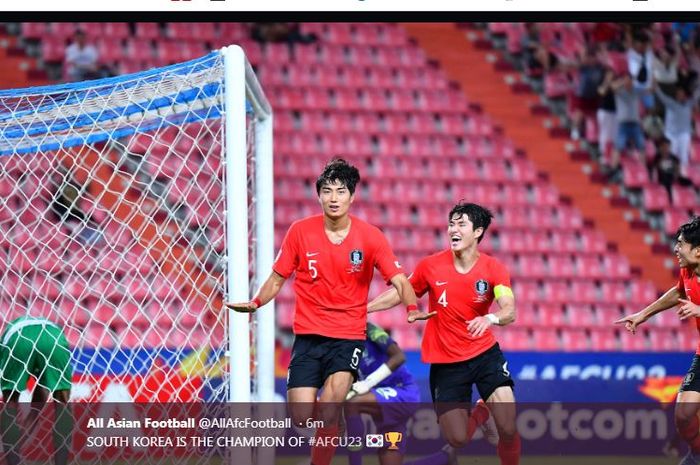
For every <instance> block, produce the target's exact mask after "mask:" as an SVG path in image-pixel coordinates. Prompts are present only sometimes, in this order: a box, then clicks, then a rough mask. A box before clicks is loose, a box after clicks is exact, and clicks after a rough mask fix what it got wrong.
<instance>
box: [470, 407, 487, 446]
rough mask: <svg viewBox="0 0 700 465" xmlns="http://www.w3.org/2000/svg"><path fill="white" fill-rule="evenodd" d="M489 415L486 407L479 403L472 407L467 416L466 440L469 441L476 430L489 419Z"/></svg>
mask: <svg viewBox="0 0 700 465" xmlns="http://www.w3.org/2000/svg"><path fill="white" fill-rule="evenodd" d="M489 415H491V412H490V411H489V408H488V407H487V406H486V405H484V404H483V403H481V402H479V403H478V404H476V407H474V408H473V409H472V411H471V413H470V414H469V420H468V421H467V438H468V439H469V440H471V438H472V436H474V432H475V431H476V429H477V428H478V427H479V426H481V425H483V424H484V423H485V422H486V420H488V419H489Z"/></svg>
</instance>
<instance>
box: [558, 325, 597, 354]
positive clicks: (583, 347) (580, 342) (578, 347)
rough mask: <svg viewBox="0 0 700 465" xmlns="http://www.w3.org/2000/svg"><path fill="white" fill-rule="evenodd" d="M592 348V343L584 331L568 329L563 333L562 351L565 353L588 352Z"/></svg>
mask: <svg viewBox="0 0 700 465" xmlns="http://www.w3.org/2000/svg"><path fill="white" fill-rule="evenodd" d="M590 348H591V341H590V338H589V336H588V333H587V332H586V330H584V329H577V328H567V329H564V330H563V331H562V349H563V350H564V351H567V352H569V351H571V352H577V351H587V350H590Z"/></svg>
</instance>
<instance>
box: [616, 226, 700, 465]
mask: <svg viewBox="0 0 700 465" xmlns="http://www.w3.org/2000/svg"><path fill="white" fill-rule="evenodd" d="M674 251H675V252H676V257H677V258H678V265H679V266H680V268H681V271H680V276H679V278H678V282H677V283H676V285H675V286H673V287H672V288H671V289H669V290H668V291H666V293H665V294H664V295H662V296H661V297H659V298H658V299H657V300H656V301H654V302H653V303H651V304H650V305H649V306H647V307H646V308H645V309H643V310H641V311H639V312H637V313H635V314H633V315H629V316H626V317H624V318H620V319H619V320H617V321H616V322H615V323H617V324H624V325H625V328H626V329H627V330H628V331H629V332H631V333H632V334H634V333H635V332H636V331H637V327H638V326H639V325H641V324H643V323H644V322H646V321H647V320H648V319H649V318H651V317H652V316H653V315H656V314H657V313H659V312H662V311H664V310H667V309H669V308H672V307H675V306H676V305H678V306H679V308H678V311H677V313H678V316H679V318H680V319H681V320H687V319H690V318H692V319H693V320H694V323H695V326H696V327H697V329H698V331H699V332H700V217H697V216H696V217H694V218H693V219H692V220H691V221H689V222H687V223H685V224H684V225H682V226H681V227H680V228H678V232H677V233H676V246H675V248H674ZM698 412H700V343H699V344H698V348H697V350H696V351H695V357H694V358H693V362H692V364H691V365H690V369H689V370H688V374H687V375H686V377H685V379H684V380H683V383H682V384H681V387H680V392H679V393H678V397H677V398H676V408H675V414H674V418H675V423H676V428H677V429H678V433H679V435H680V436H681V438H683V440H684V441H685V442H686V443H688V445H689V447H690V450H689V451H688V454H687V455H686V456H685V457H683V459H682V460H681V462H680V465H698V464H700V421H699V420H698Z"/></svg>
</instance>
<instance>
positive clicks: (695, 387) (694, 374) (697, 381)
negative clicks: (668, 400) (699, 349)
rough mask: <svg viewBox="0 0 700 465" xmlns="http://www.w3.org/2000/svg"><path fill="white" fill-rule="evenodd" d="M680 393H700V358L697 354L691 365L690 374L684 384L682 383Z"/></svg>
mask: <svg viewBox="0 0 700 465" xmlns="http://www.w3.org/2000/svg"><path fill="white" fill-rule="evenodd" d="M679 391H680V392H683V391H695V392H700V356H699V355H697V354H695V356H694V357H693V363H691V364H690V368H689V369H688V373H686V375H685V378H683V382H682V383H681V388H680V389H679Z"/></svg>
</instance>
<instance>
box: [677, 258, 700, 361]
mask: <svg viewBox="0 0 700 465" xmlns="http://www.w3.org/2000/svg"><path fill="white" fill-rule="evenodd" d="M676 289H678V292H679V293H680V294H681V295H682V296H685V297H686V298H687V299H688V300H690V301H691V302H693V303H694V304H695V305H700V277H698V276H697V275H696V274H695V273H694V272H693V271H690V270H689V269H688V268H681V273H680V275H679V276H678V284H677V285H676ZM695 327H696V328H697V330H698V333H700V318H697V317H696V318H695ZM695 353H696V354H698V355H700V342H698V347H697V349H696V350H695Z"/></svg>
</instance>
